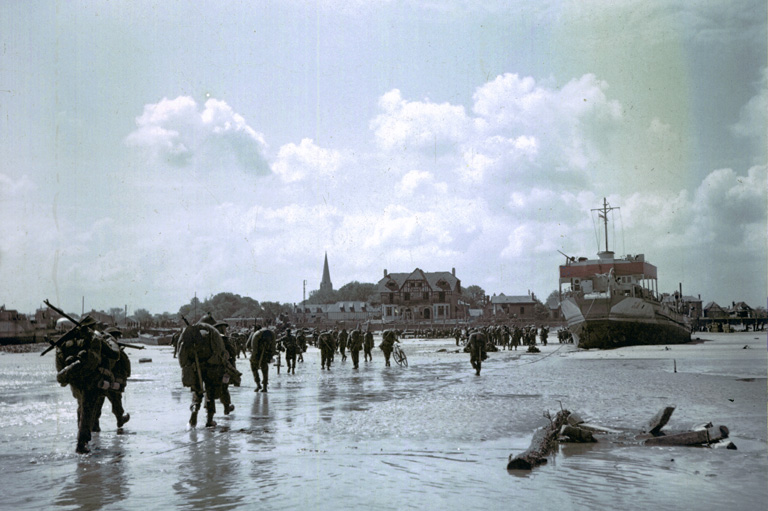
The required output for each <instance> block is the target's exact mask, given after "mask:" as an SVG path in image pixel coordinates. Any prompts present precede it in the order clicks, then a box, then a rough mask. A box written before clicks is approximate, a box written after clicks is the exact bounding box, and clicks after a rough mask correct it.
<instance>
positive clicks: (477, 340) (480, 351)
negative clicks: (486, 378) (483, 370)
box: [467, 332, 488, 375]
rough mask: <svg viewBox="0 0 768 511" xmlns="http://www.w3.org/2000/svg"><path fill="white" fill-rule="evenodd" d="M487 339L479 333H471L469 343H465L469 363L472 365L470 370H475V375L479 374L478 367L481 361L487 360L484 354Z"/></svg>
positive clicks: (486, 355)
mask: <svg viewBox="0 0 768 511" xmlns="http://www.w3.org/2000/svg"><path fill="white" fill-rule="evenodd" d="M487 342H488V341H487V338H486V336H485V334H483V333H481V332H472V333H471V334H470V335H469V341H468V342H467V348H468V351H469V362H470V364H472V368H473V369H474V370H475V374H477V375H479V374H480V366H481V365H482V362H483V360H485V359H486V358H488V354H487V353H486V343H487Z"/></svg>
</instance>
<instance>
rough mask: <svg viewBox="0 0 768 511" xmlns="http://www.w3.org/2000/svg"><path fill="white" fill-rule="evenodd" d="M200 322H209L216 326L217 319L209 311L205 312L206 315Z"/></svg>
mask: <svg viewBox="0 0 768 511" xmlns="http://www.w3.org/2000/svg"><path fill="white" fill-rule="evenodd" d="M198 323H207V324H209V325H211V326H215V325H216V320H215V319H213V316H212V315H211V313H210V312H208V313H206V314H205V316H203V317H202V318H200V320H199V321H198Z"/></svg>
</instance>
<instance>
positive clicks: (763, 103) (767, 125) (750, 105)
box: [730, 68, 768, 163]
mask: <svg viewBox="0 0 768 511" xmlns="http://www.w3.org/2000/svg"><path fill="white" fill-rule="evenodd" d="M730 129H731V132H732V133H733V134H734V135H736V136H739V137H744V138H747V139H749V140H751V141H752V143H753V147H754V154H755V163H764V162H765V159H766V152H767V150H768V135H767V133H768V68H763V72H762V75H761V81H760V83H759V84H758V92H757V94H755V96H753V97H752V98H751V99H750V100H749V101H748V102H747V103H746V104H745V105H744V106H743V107H742V108H741V111H740V112H739V120H738V121H737V122H736V123H735V124H733V125H731V126H730Z"/></svg>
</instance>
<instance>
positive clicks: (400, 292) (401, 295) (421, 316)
mask: <svg viewBox="0 0 768 511" xmlns="http://www.w3.org/2000/svg"><path fill="white" fill-rule="evenodd" d="M376 292H377V293H379V294H380V295H381V312H382V320H383V321H384V322H388V321H419V320H429V321H440V320H452V319H459V318H461V319H463V318H465V317H466V309H465V308H464V307H463V306H461V305H460V300H461V281H460V280H459V279H458V278H456V268H452V269H451V271H450V272H447V271H437V272H425V271H423V270H421V269H420V268H416V269H415V270H413V271H412V272H411V273H388V272H387V270H384V277H383V278H382V279H381V280H379V282H378V284H377V285H376Z"/></svg>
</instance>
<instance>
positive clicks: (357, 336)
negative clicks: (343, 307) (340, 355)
mask: <svg viewBox="0 0 768 511" xmlns="http://www.w3.org/2000/svg"><path fill="white" fill-rule="evenodd" d="M362 349H363V333H362V332H361V331H360V330H352V335H350V337H349V353H350V354H351V355H352V364H353V368H354V369H357V368H358V367H359V365H360V350H362Z"/></svg>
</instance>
